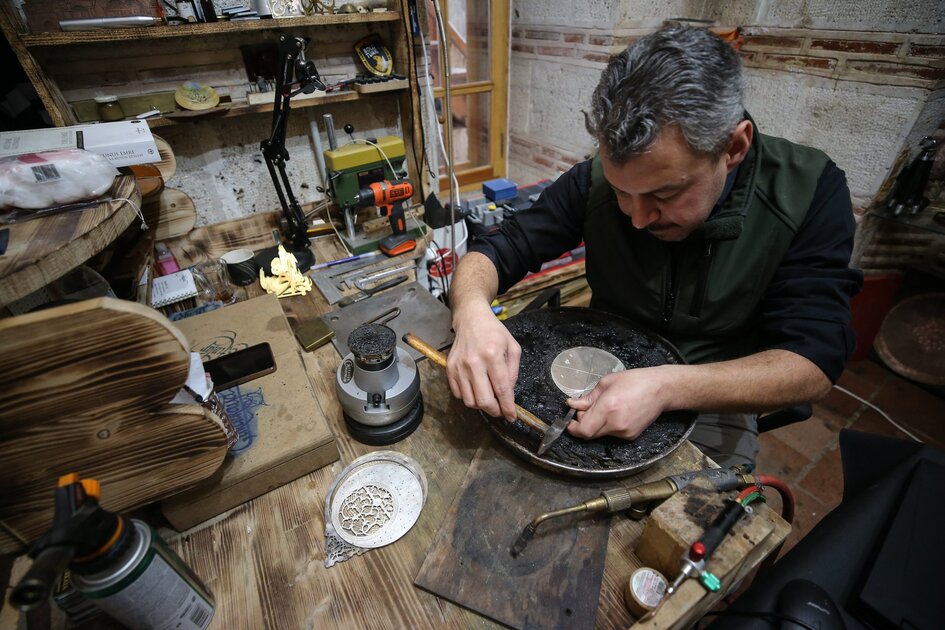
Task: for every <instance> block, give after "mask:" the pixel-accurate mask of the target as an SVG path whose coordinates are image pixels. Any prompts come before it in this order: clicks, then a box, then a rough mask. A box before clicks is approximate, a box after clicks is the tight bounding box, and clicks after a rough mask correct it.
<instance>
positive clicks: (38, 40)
mask: <svg viewBox="0 0 945 630" xmlns="http://www.w3.org/2000/svg"><path fill="white" fill-rule="evenodd" d="M399 20H400V13H399V12H398V11H385V12H383V13H342V14H336V15H313V16H311V17H295V18H276V19H268V20H245V21H238V22H213V23H209V24H181V25H178V26H149V27H135V28H118V29H101V30H95V31H70V32H62V33H43V34H40V35H26V34H24V35H22V36H21V40H22V42H23V44H24V45H25V46H26V47H27V48H34V47H40V46H69V45H72V44H92V43H100V42H125V41H131V40H140V39H168V38H172V37H189V36H192V35H197V36H206V35H217V34H225V33H245V32H248V31H266V30H270V31H274V30H280V29H290V28H298V27H307V26H337V25H342V24H370V23H375V22H395V21H399Z"/></svg>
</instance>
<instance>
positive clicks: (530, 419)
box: [404, 333, 548, 435]
mask: <svg viewBox="0 0 945 630" xmlns="http://www.w3.org/2000/svg"><path fill="white" fill-rule="evenodd" d="M404 343H406V344H407V345H408V346H410V347H411V348H413V349H414V350H416V351H417V352H419V353H420V354H422V355H423V356H425V357H426V358H428V359H430V360H431V361H433V362H434V363H436V364H437V365H439V366H440V367H441V368H443V369H444V370H445V369H446V355H445V354H443V353H442V352H440V351H439V350H437V349H436V348H434V347H433V346H431V345H430V344H428V343H427V342H426V341H424V340H423V339H421V338H420V337H418V336H416V335H415V334H413V333H407V334H406V335H404ZM515 417H516V418H518V419H519V420H521V421H522V422H524V423H525V424H527V425H528V426H530V427H531V428H533V429H535V430H536V431H538V432H539V433H541V434H542V435H544V434H545V431H547V430H548V425H547V424H545V423H544V422H542V421H541V420H540V419H539V418H538V416H536V415H535V414H533V413H532V412H530V411H528V410H527V409H523V408H522V407H520V406H519V405H515Z"/></svg>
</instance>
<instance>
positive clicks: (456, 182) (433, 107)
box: [420, 29, 459, 204]
mask: <svg viewBox="0 0 945 630" xmlns="http://www.w3.org/2000/svg"><path fill="white" fill-rule="evenodd" d="M420 44H421V47H422V48H423V59H424V64H425V66H426V67H427V72H425V73H424V79H426V84H427V98H428V99H429V100H430V108H431V110H432V111H433V112H436V100H435V99H434V98H433V83H432V82H431V81H430V72H429V68H430V58H429V57H428V56H427V42H426V38H424V36H423V29H420ZM444 45H445V44H444ZM436 129H437V140H439V146H440V151H442V152H443V158H444V159H445V160H447V165H446V170H447V173H448V175H449V177H448V178H447V179H448V180H449V181H450V193H451V196H452V190H453V186H455V187H456V192H457V195H458V193H459V180H458V179H456V173H455V171H453V166H452V163H450V161H449V155H448V153H447V151H446V144H445V143H444V141H443V129H442V128H441V126H440V123H439V122H437V123H436ZM427 163H428V164H429V161H428V162H427ZM431 171H432V169H431ZM432 174H433V173H432V172H431V175H432ZM450 203H451V204H452V199H451V200H450Z"/></svg>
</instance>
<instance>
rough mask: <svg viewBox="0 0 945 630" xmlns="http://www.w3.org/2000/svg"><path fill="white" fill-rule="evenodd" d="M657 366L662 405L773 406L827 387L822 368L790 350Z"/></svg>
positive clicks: (807, 398) (810, 397)
mask: <svg viewBox="0 0 945 630" xmlns="http://www.w3.org/2000/svg"><path fill="white" fill-rule="evenodd" d="M656 369H657V370H660V371H661V374H660V382H661V384H662V385H661V388H660V398H661V399H662V400H663V402H664V405H665V409H666V410H672V409H697V410H699V411H719V412H722V411H742V412H764V411H773V410H776V409H782V408H784V407H790V406H792V405H798V404H803V403H809V402H813V401H815V400H819V399H820V398H822V397H823V396H825V395H826V394H827V393H828V392H829V391H830V387H831V383H830V380H829V379H828V378H827V377H826V376H825V375H824V373H823V372H822V371H821V370H820V368H818V367H817V366H816V365H814V364H813V363H811V362H810V361H809V360H808V359H805V358H804V357H802V356H801V355H799V354H796V353H794V352H790V351H788V350H765V351H763V352H759V353H757V354H753V355H749V356H747V357H743V358H740V359H734V360H731V361H722V362H719V363H707V364H704V365H667V366H662V367H659V368H656Z"/></svg>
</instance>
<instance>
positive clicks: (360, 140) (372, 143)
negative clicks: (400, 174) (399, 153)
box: [351, 138, 397, 177]
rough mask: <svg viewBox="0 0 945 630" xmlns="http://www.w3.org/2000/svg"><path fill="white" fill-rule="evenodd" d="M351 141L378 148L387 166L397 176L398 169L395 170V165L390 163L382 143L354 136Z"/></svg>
mask: <svg viewBox="0 0 945 630" xmlns="http://www.w3.org/2000/svg"><path fill="white" fill-rule="evenodd" d="M351 143H358V144H369V145H371V146H372V147H374V148H375V149H377V150H378V152H379V153H380V154H381V156H383V158H384V161H385V162H387V168H389V169H390V172H391V173H393V174H394V177H397V171H396V170H394V165H393V164H391V163H390V160H389V159H388V158H387V154H386V153H384V149H382V148H381V147H380V145H378V144H377V143H374V142H371V141H370V140H365V139H364V138H352V139H351Z"/></svg>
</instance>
